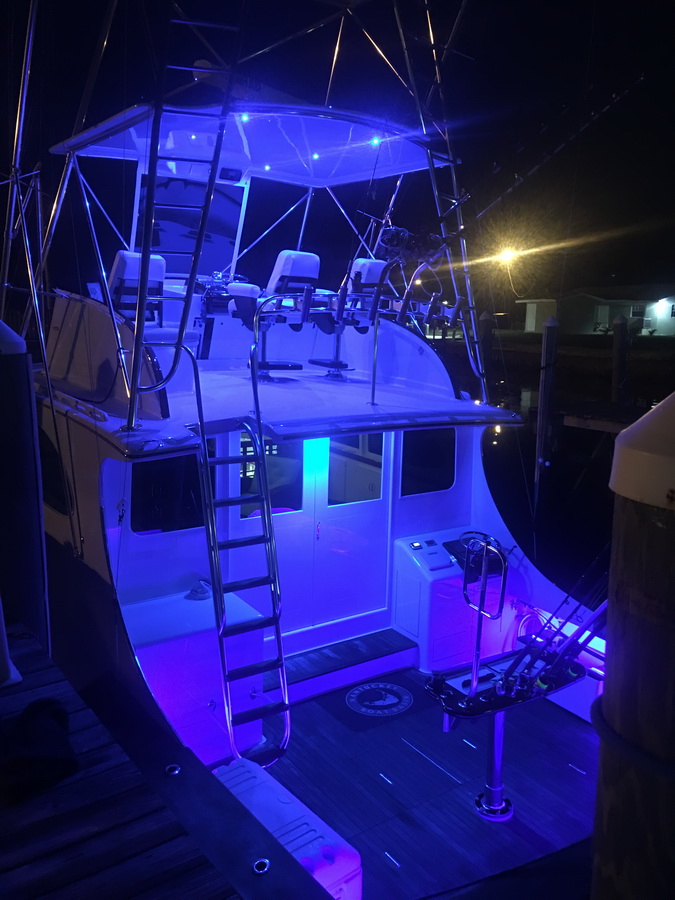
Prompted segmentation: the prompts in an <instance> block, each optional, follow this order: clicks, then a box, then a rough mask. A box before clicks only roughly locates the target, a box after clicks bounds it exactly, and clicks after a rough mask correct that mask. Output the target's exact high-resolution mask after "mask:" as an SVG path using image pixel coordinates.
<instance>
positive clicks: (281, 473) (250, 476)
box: [240, 433, 303, 519]
mask: <svg viewBox="0 0 675 900" xmlns="http://www.w3.org/2000/svg"><path fill="white" fill-rule="evenodd" d="M302 453H303V445H302V441H284V442H283V443H280V444H275V443H273V442H272V441H269V440H266V441H265V455H266V457H267V480H268V482H269V487H270V500H271V503H272V512H273V513H275V512H277V513H278V512H289V511H291V510H294V509H302ZM241 455H242V456H243V457H244V458H246V457H248V459H247V461H246V462H245V463H243V464H242V466H241V475H240V489H241V495H242V496H243V497H245V496H246V495H247V494H250V495H251V497H252V498H253V497H255V495H256V494H259V493H260V483H259V480H258V465H257V463H256V461H255V460H254V459H253V456H254V450H253V445H252V444H251V439H250V437H249V436H248V434H246V433H243V434H242V436H241ZM259 509H260V501H259V500H255V499H252V500H251V502H250V503H244V504H243V505H242V507H241V517H242V519H245V518H247V517H248V516H250V515H252V514H253V513H256V512H257V511H258V510H259Z"/></svg>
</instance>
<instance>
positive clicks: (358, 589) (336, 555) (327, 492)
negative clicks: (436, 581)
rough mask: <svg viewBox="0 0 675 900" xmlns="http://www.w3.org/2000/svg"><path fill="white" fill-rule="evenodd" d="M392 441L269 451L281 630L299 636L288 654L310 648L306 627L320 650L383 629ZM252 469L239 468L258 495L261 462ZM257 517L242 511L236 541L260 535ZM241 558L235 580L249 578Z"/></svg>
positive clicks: (234, 523)
mask: <svg viewBox="0 0 675 900" xmlns="http://www.w3.org/2000/svg"><path fill="white" fill-rule="evenodd" d="M390 441H391V436H390V435H386V436H384V437H383V436H382V435H381V434H374V435H348V436H341V437H339V438H318V439H312V440H305V441H287V442H282V443H280V444H271V443H270V444H269V446H268V447H267V457H268V472H269V478H270V486H271V492H272V506H273V509H274V533H275V539H276V545H277V557H278V560H279V572H280V578H281V587H282V602H283V610H282V620H283V630H284V633H286V634H297V638H293V639H292V640H291V642H290V644H289V645H288V649H289V652H294V650H295V649H301V648H302V647H303V645H304V644H305V643H307V640H306V638H304V637H303V636H302V633H303V632H306V631H307V630H308V629H311V630H312V635H311V642H312V644H313V645H314V646H316V645H318V644H321V643H330V642H332V641H333V640H340V639H343V638H347V637H350V636H353V634H359V633H364V632H365V631H368V630H376V629H377V628H380V627H383V626H384V624H386V611H385V607H386V605H387V604H386V583H387V559H388V554H387V550H388V541H387V534H388V520H389V488H388V485H389V481H390V465H389V462H388V455H387V454H386V453H383V449H384V447H387V448H388V447H389V443H390ZM242 442H243V444H242V449H243V448H244V447H245V444H246V438H245V437H242ZM248 468H249V469H250V471H248V470H247V467H242V483H241V486H240V489H241V493H242V494H245V493H246V492H247V491H249V490H250V491H251V492H253V491H255V490H256V485H255V470H254V466H250V467H248ZM246 482H251V484H250V485H249V484H247V483H246ZM233 512H234V511H233ZM255 515H256V513H255V510H254V509H253V506H251V509H249V508H248V507H247V506H244V507H243V508H242V509H241V512H240V511H239V510H237V512H236V513H234V515H233V519H232V520H231V529H232V531H231V533H232V535H233V536H243V535H245V534H247V533H248V532H249V531H250V532H251V533H253V530H254V529H255V528H256V527H257V526H256V525H255V523H254V521H253V520H254V518H255ZM254 550H255V548H251V554H253V552H254ZM237 553H238V555H237V561H240V562H241V563H244V562H245V560H246V568H242V569H241V570H240V571H239V570H231V571H230V577H232V578H236V577H246V574H250V571H247V570H251V571H252V570H253V569H252V560H247V556H248V554H247V555H246V556H242V555H240V551H238V552H237ZM232 562H233V565H236V564H237V563H236V562H235V560H234V559H233V561H232ZM377 610H381V611H382V612H381V613H380V615H379V618H378V614H377V613H376V612H375V611H377ZM363 617H365V618H363ZM359 619H361V620H362V621H359ZM380 619H381V620H382V621H380ZM345 620H349V621H347V622H345ZM317 628H321V629H322V632H323V634H322V635H319V634H318V633H316V629H317ZM296 643H297V646H296Z"/></svg>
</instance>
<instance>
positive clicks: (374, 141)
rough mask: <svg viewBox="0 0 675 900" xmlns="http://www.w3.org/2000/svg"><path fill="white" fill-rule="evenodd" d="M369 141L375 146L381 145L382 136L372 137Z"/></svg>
mask: <svg viewBox="0 0 675 900" xmlns="http://www.w3.org/2000/svg"><path fill="white" fill-rule="evenodd" d="M369 143H370V144H371V145H372V146H373V147H379V146H380V144H381V143H382V138H379V137H372V138H371V139H370V141H369Z"/></svg>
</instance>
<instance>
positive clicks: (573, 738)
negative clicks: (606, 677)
mask: <svg viewBox="0 0 675 900" xmlns="http://www.w3.org/2000/svg"><path fill="white" fill-rule="evenodd" d="M372 680H373V681H375V682H377V683H387V682H391V683H392V684H394V685H396V686H399V687H401V686H403V687H405V688H406V689H408V690H409V692H410V693H411V695H412V697H413V703H412V706H411V707H410V708H409V709H408V710H405V711H403V712H402V713H400V714H396V715H392V716H364V715H363V714H360V713H358V712H353V711H352V710H351V709H350V708H349V707H348V706H347V703H346V696H347V694H348V693H349V689H345V688H343V689H341V690H339V691H335V692H333V693H332V694H327V695H324V696H323V697H319V698H315V699H312V700H308V701H306V702H304V703H301V704H298V705H296V706H294V712H293V723H294V732H293V737H292V739H291V744H290V747H289V749H288V751H287V754H286V756H285V757H284V758H283V759H282V760H280V761H279V762H278V763H276V764H275V765H274V766H273V767H272V769H270V772H271V773H272V774H273V775H274V777H275V778H276V779H277V780H278V781H280V782H281V783H282V784H283V785H284V786H285V787H287V788H288V789H289V790H291V791H292V792H293V793H294V794H295V795H296V796H297V797H299V798H300V799H301V800H302V801H303V802H304V803H305V804H306V805H307V806H308V807H309V808H310V809H312V810H313V811H314V812H315V813H316V814H317V815H319V816H320V817H321V818H322V819H323V820H324V821H326V822H328V823H329V824H330V825H331V827H333V828H334V829H335V830H336V831H337V832H338V833H339V834H340V835H341V836H342V837H343V838H345V839H346V840H347V841H348V842H349V843H350V844H352V845H353V846H354V847H355V848H356V849H357V850H358V851H359V853H360V854H361V862H362V866H363V896H364V900H385V898H386V900H422V898H428V897H435V898H440V897H446V896H454V891H455V890H460V889H461V888H462V887H463V886H465V885H470V884H473V883H474V882H477V881H483V880H484V879H490V878H492V877H494V876H496V875H497V873H503V872H506V871H507V870H510V871H513V870H516V869H518V868H519V867H521V866H524V865H526V864H528V863H532V862H533V861H535V860H539V862H538V863H537V864H536V865H535V870H534V871H533V872H532V873H531V874H527V875H526V876H525V878H526V880H527V889H526V890H525V891H524V892H522V889H523V883H522V881H519V880H518V879H517V878H516V879H515V881H514V884H516V885H518V884H519V885H520V887H519V888H517V890H518V891H521V892H519V893H514V894H510V893H508V892H507V893H504V890H505V889H504V887H503V886H502V885H503V884H505V882H499V883H500V887H499V888H497V887H495V891H496V892H497V893H494V894H491V893H490V892H489V889H488V891H487V893H484V894H478V896H481V897H483V896H485V897H487V896H497V895H499V896H508V897H510V896H514V897H515V896H518V897H524V896H529V897H543V896H546V897H548V898H550V900H554V898H555V900H557V898H561V900H562V898H564V900H579V898H584V897H586V896H587V895H588V890H589V878H590V862H589V859H590V855H589V853H590V851H589V849H588V843H587V842H588V838H589V836H590V835H591V833H592V829H593V814H594V805H595V782H596V769H597V738H596V735H595V732H594V731H593V729H592V727H591V726H590V725H589V724H587V723H586V722H585V721H583V720H582V719H579V718H578V717H576V716H575V715H573V714H572V713H570V712H568V711H567V710H565V709H562V708H560V707H559V706H558V705H557V704H555V703H553V702H551V701H549V700H537V701H533V702H531V703H527V704H523V705H522V706H520V707H517V708H515V709H512V710H510V711H509V712H508V713H507V714H506V727H505V750H504V784H505V796H506V797H508V798H509V799H510V800H511V801H512V802H513V806H514V816H513V818H512V819H511V820H510V821H507V822H499V823H493V822H486V821H484V820H483V819H481V818H480V817H479V816H478V815H477V814H476V812H475V810H474V800H475V797H476V795H477V794H478V793H480V792H482V790H483V789H484V785H485V774H486V745H487V736H488V726H489V723H488V720H487V719H486V718H483V719H479V720H478V721H475V722H468V721H467V722H463V723H460V725H459V727H458V728H457V729H456V730H453V731H451V732H450V733H447V734H444V733H443V731H442V730H441V718H442V717H441V710H440V708H439V707H438V705H437V704H436V702H435V701H434V700H433V698H431V697H428V696H427V695H426V694H425V693H424V690H423V684H424V681H425V676H423V675H420V674H419V672H417V671H416V670H414V669H407V670H404V671H402V672H401V671H399V672H395V673H392V674H391V675H379V676H377V678H376V679H372ZM563 848H570V850H569V851H567V853H568V855H567V857H566V858H567V859H568V860H569V862H564V861H562V862H561V853H560V851H563ZM579 848H581V849H579ZM550 855H551V860H552V862H551V865H552V866H554V869H553V870H552V869H551V868H550V867H548V866H547V865H546V857H549V856H550ZM564 855H565V851H563V857H564ZM542 858H543V859H542ZM556 860H557V862H556ZM555 867H557V869H555ZM552 871H555V874H554V875H553V877H551V874H552ZM522 877H523V876H522V875H521V878H522ZM537 878H538V879H540V880H539V881H537ZM486 888H487V885H486V884H484V885H483V886H482V888H479V890H481V889H482V890H486ZM467 890H469V889H468V888H467ZM460 896H464V893H463V892H462V893H460ZM466 896H474V895H473V894H472V893H467V895H466Z"/></svg>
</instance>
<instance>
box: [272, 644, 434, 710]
mask: <svg viewBox="0 0 675 900" xmlns="http://www.w3.org/2000/svg"><path fill="white" fill-rule="evenodd" d="M417 660H418V647H417V644H416V643H415V642H414V641H412V640H411V639H410V638H407V637H406V636H405V635H403V634H401V633H400V632H398V631H396V630H395V629H393V628H385V629H383V630H382V631H375V632H373V633H372V634H366V635H363V636H362V637H358V638H353V639H351V640H347V641H338V642H337V643H335V644H330V645H328V646H326V647H319V648H318V649H316V650H306V651H304V652H302V653H292V654H289V655H288V656H286V659H285V665H286V677H287V679H288V684H289V687H290V688H291V700H292V701H293V702H298V701H300V700H304V699H306V698H307V697H311V696H315V695H316V694H319V693H323V692H324V691H330V690H334V689H335V688H337V687H341V686H343V685H347V684H353V683H355V682H357V681H360V680H361V679H362V678H368V677H370V676H371V675H373V677H376V676H377V673H378V672H390V671H394V670H395V669H403V668H407V667H409V666H414V665H416V664H417ZM276 687H277V684H276V681H275V676H274V674H273V673H269V674H265V675H264V676H263V689H264V691H265V692H268V691H269V692H271V695H272V696H276V695H275V694H274V691H275V688H276Z"/></svg>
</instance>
